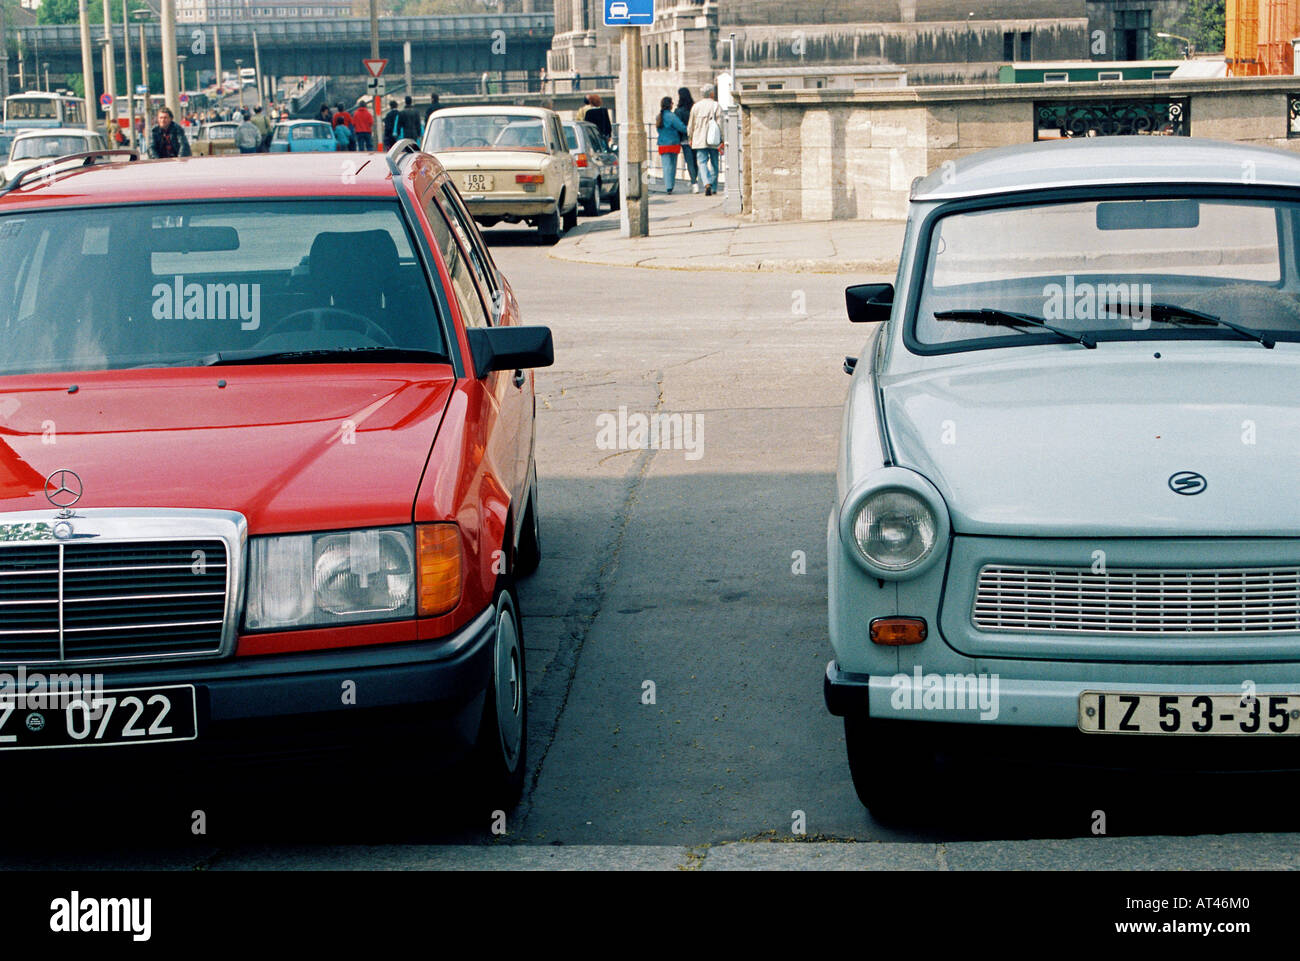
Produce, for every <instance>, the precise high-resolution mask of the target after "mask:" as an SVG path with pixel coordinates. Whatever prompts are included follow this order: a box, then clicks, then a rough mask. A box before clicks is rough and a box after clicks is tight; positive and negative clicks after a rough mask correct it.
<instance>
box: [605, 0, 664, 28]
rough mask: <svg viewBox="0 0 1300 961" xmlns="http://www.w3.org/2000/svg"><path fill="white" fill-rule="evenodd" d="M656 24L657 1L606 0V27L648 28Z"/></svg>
mask: <svg viewBox="0 0 1300 961" xmlns="http://www.w3.org/2000/svg"><path fill="white" fill-rule="evenodd" d="M654 22H655V0H605V26H607V27H648V26H651V25H652V24H653V23H654Z"/></svg>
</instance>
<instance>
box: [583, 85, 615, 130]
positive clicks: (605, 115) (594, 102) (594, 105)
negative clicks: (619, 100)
mask: <svg viewBox="0 0 1300 961" xmlns="http://www.w3.org/2000/svg"><path fill="white" fill-rule="evenodd" d="M582 119H583V120H585V121H587V123H589V124H593V125H594V126H595V128H596V129H597V130H599V131H600V135H601V136H602V137H604V138H605V139H606V140H608V139H609V137H610V134H612V133H613V132H614V125H613V124H612V123H610V121H609V111H608V110H606V109H605V108H604V107H602V106H601V105H600V94H598V93H593V94H591V106H590V107H588V108H587V112H586V114H584V115H583V118H582Z"/></svg>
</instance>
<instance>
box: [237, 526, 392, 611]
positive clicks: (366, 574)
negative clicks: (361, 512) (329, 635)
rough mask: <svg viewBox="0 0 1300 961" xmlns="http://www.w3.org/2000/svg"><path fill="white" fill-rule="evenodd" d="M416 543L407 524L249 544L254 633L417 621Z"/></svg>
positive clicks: (252, 540)
mask: <svg viewBox="0 0 1300 961" xmlns="http://www.w3.org/2000/svg"><path fill="white" fill-rule="evenodd" d="M413 540H414V531H413V530H412V529H411V528H403V527H399V528H372V529H368V530H357V531H338V532H332V533H323V534H290V535H281V536H276V537H256V538H252V539H250V541H249V572H248V610H247V616H246V623H247V627H248V629H249V630H251V631H266V630H276V629H284V628H307V627H328V626H332V625H337V624H347V623H353V622H364V621H379V620H402V619H408V618H414V617H415V605H416V564H415V549H414V543H413Z"/></svg>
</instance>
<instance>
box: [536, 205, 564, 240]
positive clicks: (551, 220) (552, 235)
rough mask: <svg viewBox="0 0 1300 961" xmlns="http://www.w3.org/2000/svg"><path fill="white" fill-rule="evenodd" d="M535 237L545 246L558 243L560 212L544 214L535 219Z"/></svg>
mask: <svg viewBox="0 0 1300 961" xmlns="http://www.w3.org/2000/svg"><path fill="white" fill-rule="evenodd" d="M537 237H538V239H539V240H541V242H542V243H544V244H546V245H547V246H551V245H553V244H558V243H559V242H560V212H559V211H558V210H557V211H555V213H551V214H544V215H542V216H541V217H538V218H537Z"/></svg>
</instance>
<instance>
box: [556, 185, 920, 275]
mask: <svg viewBox="0 0 1300 961" xmlns="http://www.w3.org/2000/svg"><path fill="white" fill-rule="evenodd" d="M681 190H682V187H681V185H680V184H679V185H678V191H679V192H674V193H673V194H672V195H669V194H666V193H664V192H663V191H662V189H660V188H655V190H654V191H653V193H652V194H651V199H650V236H649V237H638V238H630V237H629V238H625V237H620V236H619V233H618V230H619V219H618V218H619V215H618V212H617V211H613V212H610V213H605V214H602V215H601V216H599V217H593V218H590V219H588V218H583V219H582V220H581V221H580V222H579V224H578V226H577V227H576V228H575V229H574V230H571V231H570V232H569V233H567V234H566V235H565V236H564V237H563V238H561V240H560V242H559V243H558V244H557V245H556V246H555V247H554V248H552V250H551V256H552V257H554V258H555V259H557V260H569V261H576V262H578V263H585V264H605V265H608V266H611V267H651V268H657V269H660V270H741V271H757V270H763V271H774V272H787V273H789V272H808V273H826V274H872V275H881V274H888V275H891V276H892V275H893V274H894V272H895V271H896V270H897V269H898V252H899V249H900V248H901V247H902V244H903V222H902V221H898V220H886V221H879V220H874V221H873V220H835V221H816V222H807V221H800V222H795V223H774V224H773V223H764V224H757V223H751V222H749V221H748V220H746V219H744V218H741V217H729V216H727V215H726V214H724V213H723V212H722V198H721V197H718V196H713V197H706V196H704V194H702V193H701V194H692V193H689V190H690V184H689V183H687V184H686V190H687V191H688V192H686V193H681V192H680V191H681Z"/></svg>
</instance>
